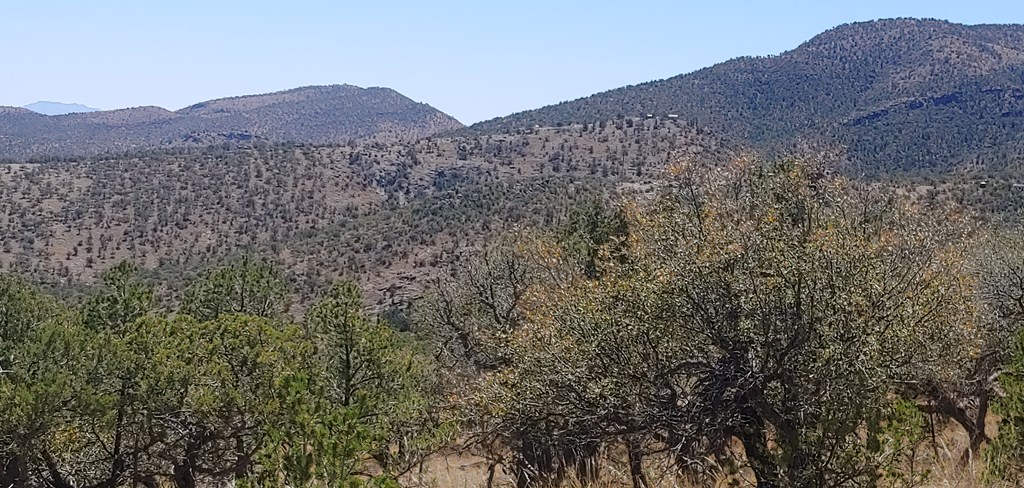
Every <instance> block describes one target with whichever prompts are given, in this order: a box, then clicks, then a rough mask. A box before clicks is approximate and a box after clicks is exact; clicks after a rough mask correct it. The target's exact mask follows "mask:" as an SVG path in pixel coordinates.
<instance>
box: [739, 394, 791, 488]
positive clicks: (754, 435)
mask: <svg viewBox="0 0 1024 488" xmlns="http://www.w3.org/2000/svg"><path fill="white" fill-rule="evenodd" d="M744 416H745V417H747V418H748V419H750V420H749V421H748V422H747V423H746V424H745V425H742V426H741V427H740V428H739V429H738V430H737V432H736V433H735V435H736V437H738V438H739V440H740V442H741V443H743V450H744V452H745V453H746V456H747V464H749V465H750V469H751V470H752V471H753V472H754V478H756V479H757V488H779V487H781V486H782V485H781V482H782V473H781V472H780V467H779V465H778V463H777V462H776V460H775V459H774V458H773V457H772V455H771V453H770V452H769V451H768V440H767V439H765V434H764V421H763V420H762V419H761V417H760V416H759V415H758V414H757V412H755V411H754V409H752V408H746V409H744Z"/></svg>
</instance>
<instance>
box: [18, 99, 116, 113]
mask: <svg viewBox="0 0 1024 488" xmlns="http://www.w3.org/2000/svg"><path fill="white" fill-rule="evenodd" d="M22 108H26V109H28V110H31V111H33V112H35V113H38V114H43V115H51V116H54V115H65V114H70V113H88V112H99V111H100V109H98V108H92V107H87V106H85V105H82V104H80V103H63V102H51V101H48V100H40V101H38V102H35V103H30V104H28V105H25V106H24V107H22Z"/></svg>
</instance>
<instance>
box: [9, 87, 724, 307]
mask: <svg viewBox="0 0 1024 488" xmlns="http://www.w3.org/2000/svg"><path fill="white" fill-rule="evenodd" d="M226 103H231V104H242V103H253V102H252V101H251V100H244V99H243V100H233V101H230V102H226ZM200 109H202V108H196V107H194V108H193V110H200ZM154 115H155V116H158V114H154ZM732 154H734V149H733V148H732V146H731V145H730V144H729V143H728V142H726V141H723V140H722V139H721V138H719V137H718V136H716V135H715V134H713V133H710V132H708V131H705V130H700V129H695V128H692V127H688V126H685V125H682V124H678V123H675V122H673V121H659V120H650V121H642V122H634V121H632V120H612V121H605V122H602V123H599V124H594V125H587V126H573V127H562V128H540V129H531V130H527V131H520V132H518V133H515V134H506V135H500V136H479V137H473V138H461V137H444V138H441V137H437V138H431V139H423V140H419V141H417V142H412V143H410V142H401V141H391V140H363V141H359V142H354V143H352V144H347V145H342V146H322V147H314V146H309V145H305V146H302V145H294V144H264V143H256V144H252V145H249V147H237V148H230V149H224V148H221V147H219V146H216V147H209V148H179V149H165V150H159V151H148V152H140V153H139V154H136V155H132V156H122V157H99V158H93V159H89V160H83V161H76V162H65V163H50V164H14V165H6V166H0V242H3V243H4V245H3V248H2V249H0V272H4V271H15V272H19V273H22V274H25V275H30V276H36V277H39V278H40V279H43V280H46V281H51V282H62V283H80V282H90V281H92V280H93V279H94V278H95V277H96V275H97V274H98V273H99V272H100V271H102V270H104V269H107V268H109V267H110V266H111V265H113V264H114V263H116V262H117V261H119V260H122V259H126V258H131V259H134V260H136V261H137V262H139V263H140V264H142V265H144V266H147V267H150V268H154V267H156V268H160V269H169V270H174V271H173V272H170V274H171V275H172V276H176V277H177V278H178V279H180V278H181V276H182V275H183V274H182V272H181V270H182V269H195V268H197V267H201V266H199V265H201V264H203V263H208V262H209V261H215V260H217V259H220V258H223V257H224V256H227V255H230V254H232V253H237V252H243V251H245V250H250V251H256V252H261V253H267V254H272V255H275V256H276V257H277V258H278V259H280V260H282V261H283V262H284V263H285V264H286V265H287V267H288V269H290V270H292V271H294V272H296V273H297V274H301V275H302V276H303V280H304V283H305V284H304V285H303V286H301V287H300V288H304V289H308V290H312V289H314V288H315V287H314V286H313V285H314V284H315V283H317V282H319V281H320V280H327V279H331V278H337V277H339V276H350V277H357V278H359V279H360V280H361V281H362V282H364V283H366V284H368V285H370V286H372V287H373V289H374V290H376V292H375V293H373V294H372V296H373V298H375V299H383V298H385V296H389V295H393V294H396V293H398V294H404V295H406V296H408V293H409V292H410V291H414V290H410V288H413V289H415V288H417V287H422V286H424V284H425V283H427V282H428V281H429V280H428V278H429V277H431V276H432V275H433V271H432V270H434V269H435V268H434V267H435V266H436V265H437V264H438V263H439V262H440V261H442V260H443V259H445V258H446V256H450V255H451V254H452V253H454V252H457V251H458V250H460V249H465V248H467V247H473V246H476V245H479V243H480V242H482V240H483V239H484V238H486V237H487V236H489V235H491V233H493V232H497V231H499V230H501V229H508V228H511V227H515V226H519V225H523V226H526V227H534V226H551V225H555V224H557V222H559V220H560V219H561V218H563V217H564V215H565V214H566V212H568V211H569V209H570V208H572V207H573V206H575V205H576V204H578V203H579V202H580V201H581V200H586V199H592V198H599V197H601V198H603V197H602V195H604V196H607V195H608V194H609V193H616V192H620V191H625V192H633V191H636V190H644V189H645V188H650V187H651V186H652V185H653V184H654V182H656V181H657V180H658V178H659V177H660V175H661V173H662V171H663V170H664V168H665V167H666V166H667V165H668V164H671V163H673V162H677V161H684V160H700V161H707V162H712V163H714V162H720V161H724V160H726V159H728V158H729V157H730V156H731V155H732ZM396 289H397V290H400V291H395V290H396ZM386 290H391V291H386Z"/></svg>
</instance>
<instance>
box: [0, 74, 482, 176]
mask: <svg viewBox="0 0 1024 488" xmlns="http://www.w3.org/2000/svg"><path fill="white" fill-rule="evenodd" d="M461 126H462V124H460V123H459V122H458V121H457V120H455V119H454V118H452V117H450V116H448V115H446V114H444V113H442V112H440V111H438V110H437V109H435V108H433V107H431V106H429V105H426V104H423V103H417V102H414V101H413V100H410V99H409V98H406V97H405V96H403V95H401V94H400V93H398V92H396V91H394V90H391V89H388V88H376V87H375V88H359V87H356V86H352V85H335V86H310V87H303V88H296V89H294V90H288V91H283V92H277V93H269V94H265V95H252V96H244V97H235V98H227V99H220V100H211V101H208V102H203V103H199V104H196V105H192V106H190V107H186V108H184V109H181V110H179V111H177V112H171V111H169V110H165V109H162V108H159V107H138V108H129V109H123V110H112V111H103V112H91V113H78V114H68V115H61V116H46V115H41V114H37V113H35V112H31V111H29V110H25V109H14V108H0V160H17V161H24V160H28V159H41V160H45V159H48V158H74V157H81V156H91V155H96V154H120V153H124V152H128V151H136V150H140V149H146V148H157V147H164V146H206V145H210V144H218V143H221V142H239V141H250V140H254V139H255V140H263V141H269V142H297V143H311V144H343V143H345V142H346V141H347V140H349V139H352V138H359V137H367V136H372V135H390V136H392V137H395V138H399V139H406V140H409V139H415V138H418V137H421V136H426V135H430V134H434V133H437V132H442V131H447V130H451V129H455V128H458V127H461Z"/></svg>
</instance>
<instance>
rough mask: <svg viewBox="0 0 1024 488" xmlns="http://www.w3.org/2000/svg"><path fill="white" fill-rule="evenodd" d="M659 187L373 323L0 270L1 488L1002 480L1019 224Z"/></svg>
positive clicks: (1022, 284) (785, 196) (205, 292)
mask: <svg viewBox="0 0 1024 488" xmlns="http://www.w3.org/2000/svg"><path fill="white" fill-rule="evenodd" d="M668 180H669V184H668V185H666V186H664V187H662V188H661V189H660V190H658V191H657V192H656V193H655V194H654V195H652V196H649V197H644V198H639V199H630V201H628V202H626V203H625V204H624V205H620V206H614V205H608V204H607V202H601V201H595V202H592V203H591V204H590V205H578V206H577V207H576V208H575V209H574V210H573V211H572V212H571V213H570V217H569V218H567V219H566V220H565V221H564V222H563V223H562V224H561V225H558V226H556V228H554V229H548V230H544V229H534V230H530V231H525V230H521V231H516V232H505V233H502V238H501V239H498V240H494V241H492V242H491V243H490V244H489V245H487V246H485V247H484V248H482V249H480V250H478V251H475V252H472V253H470V254H469V255H468V256H467V257H466V259H465V260H463V261H461V262H459V263H454V264H453V265H452V266H451V267H450V268H448V271H447V272H446V273H444V276H443V278H442V279H440V280H437V281H436V282H435V283H434V286H433V287H432V288H431V289H430V290H429V291H428V292H427V293H426V294H425V296H424V298H423V299H422V300H421V301H419V302H418V303H417V305H416V306H415V308H414V309H413V313H411V314H409V315H407V316H406V317H405V320H403V321H401V322H398V321H395V320H388V319H385V318H382V317H378V316H375V315H374V314H373V313H370V312H367V311H366V310H364V307H363V304H362V299H361V297H360V291H359V287H358V286H357V285H355V284H353V283H348V282H339V283H335V284H333V285H329V286H323V287H321V288H319V289H318V290H317V293H316V296H315V300H313V301H312V302H311V305H310V306H309V307H308V308H306V310H304V311H303V312H302V313H295V311H293V313H288V310H287V304H288V302H289V296H290V295H291V294H292V293H294V291H295V290H294V289H291V287H290V286H289V282H288V279H287V278H286V275H285V272H284V271H283V270H281V269H280V268H278V267H276V266H275V265H274V264H273V263H272V262H270V261H267V260H264V259H261V258H257V257H253V256H248V255H246V256H243V257H241V258H239V259H235V260H231V261H228V262H226V263H223V264H220V265H216V266H213V267H210V268H207V269H205V270H203V271H201V272H200V273H198V274H197V275H196V276H195V277H193V278H190V279H189V280H187V283H184V284H181V285H172V286H171V287H172V288H174V287H177V286H181V287H182V288H180V289H178V290H177V291H178V293H176V295H177V296H179V297H181V298H180V299H179V300H167V299H166V297H160V296H159V295H160V294H162V293H166V292H167V291H169V290H168V289H167V287H166V285H167V283H153V282H151V281H149V280H148V279H146V278H144V277H143V276H140V275H139V274H138V269H137V268H136V267H135V266H134V265H133V264H131V263H128V262H125V263H120V264H118V265H116V266H113V267H112V268H111V269H109V270H108V271H106V272H105V273H103V276H102V279H101V281H100V282H99V284H98V285H97V286H95V287H93V288H92V289H90V290H89V291H88V292H87V293H85V294H84V295H83V296H82V297H80V298H79V299H78V300H74V301H62V300H59V299H56V298H54V297H51V296H48V295H47V294H46V293H44V292H42V291H41V290H40V289H38V288H36V287H34V286H32V285H30V284H29V283H27V282H26V281H24V280H22V279H20V278H18V277H16V276H11V275H9V274H0V310H3V312H4V313H3V314H0V347H2V349H0V351H2V354H0V406H2V407H3V411H4V412H5V415H4V416H3V417H2V419H0V441H2V442H0V463H2V465H3V471H2V472H0V482H2V483H3V484H4V485H5V486H13V487H18V488H21V487H31V486H40V485H42V486H55V487H60V488H79V487H91V486H108V487H121V486H137V485H141V486H175V487H178V488H194V487H197V486H208V485H212V484H225V483H234V484H237V485H243V486H308V487H313V486H381V487H387V486H397V485H404V486H439V485H440V486H463V485H467V484H468V483H466V482H465V481H461V480H454V479H452V478H445V477H444V476H445V475H444V474H443V473H442V475H441V476H440V477H436V476H435V477H432V475H436V474H437V473H436V472H433V471H432V470H433V469H437V470H443V469H444V468H443V466H445V465H446V464H447V461H445V460H446V459H449V460H453V461H455V460H458V458H459V457H460V456H464V455H466V454H467V453H473V455H474V459H480V460H481V461H482V462H481V463H480V464H481V465H482V467H481V468H479V469H481V470H483V471H484V476H483V477H481V478H479V479H478V480H477V481H478V485H479V486H484V485H486V486H512V485H514V486H519V487H524V488H532V487H550V486H576V485H577V484H578V485H582V486H633V487H634V488H645V487H646V488H649V487H653V486H708V485H722V484H724V485H727V486H758V487H769V488H775V487H800V488H803V487H808V488H810V487H846V486H849V487H854V486H893V487H896V486H942V485H948V484H953V483H956V484H958V485H959V486H965V483H968V482H976V483H982V482H985V483H989V484H991V485H992V486H1014V485H1015V484H1016V483H1018V482H1019V481H1020V480H1021V479H1022V478H1021V476H1022V475H1024V471H1022V470H1021V468H1020V466H1021V459H1022V455H1021V453H1022V452H1024V441H1022V440H1021V437H1020V435H1019V428H1020V425H1021V422H1022V420H1021V419H1022V418H1024V411H1022V409H1021V407H1020V405H1022V404H1024V398H1022V396H1021V395H1022V393H1021V388H1020V385H1019V382H1020V379H1019V374H1020V373H1021V363H1022V361H1024V346H1022V345H1021V344H1022V343H1024V342H1022V341H1024V329H1022V327H1021V326H1022V322H1021V320H1022V317H1024V309H1022V308H1021V303H1020V300H1019V297H1020V295H1021V293H1022V292H1024V281H1021V278H1020V277H1021V276H1022V271H1024V247H1022V246H1021V245H1020V242H1021V235H1020V233H1019V230H1018V229H1015V230H1005V229H996V228H985V227H979V226H977V225H974V224H973V223H972V222H971V221H970V219H969V218H967V216H965V215H964V214H963V213H962V209H961V208H959V207H957V206H947V205H939V206H932V207H927V206H922V205H919V204H917V203H915V202H914V200H912V199H911V198H909V197H908V196H906V195H901V194H900V193H899V192H897V191H895V190H893V189H891V188H884V187H879V186H878V185H861V184H858V183H856V182H850V181H847V180H844V179H842V178H838V177H836V176H834V175H831V174H829V172H827V171H824V170H823V168H822V166H821V165H819V164H817V163H815V162H813V161H804V160H780V161H772V162H763V161H757V160H750V159H745V160H739V161H737V162H735V163H733V164H731V165H729V166H726V167H718V168H715V169H710V168H708V167H706V166H701V165H686V164H679V165H673V166H671V168H670V176H669V177H668ZM182 290H184V291H183V292H182ZM990 409H995V411H996V412H998V414H999V417H998V420H996V422H997V423H998V429H993V428H990V427H989V426H988V425H986V420H989V419H990V416H989V410H990ZM979 422H980V423H979ZM979 425H980V429H979ZM950 430H952V431H954V432H955V435H953V437H959V438H965V439H966V442H964V443H963V444H962V445H961V446H955V445H953V444H949V443H948V441H949V440H951V438H950V437H949V436H946V435H942V436H939V435H938V434H936V432H945V431H950ZM940 449H941V450H942V451H943V452H944V454H943V453H940ZM951 451H952V452H951ZM943 456H945V457H943ZM957 458H962V459H963V464H962V465H961V466H963V467H962V468H961V470H962V474H959V475H958V474H957V473H950V472H937V470H936V469H935V468H936V467H938V466H940V463H942V462H943V459H945V460H947V461H952V462H954V463H955V462H956V459H957ZM431 460H434V461H435V462H432V461H431ZM971 466H977V467H976V468H973V469H969V467H971ZM942 476H960V477H949V478H943V477H942ZM444 480H447V483H448V484H444V482H445V481H444ZM971 480H973V481H971ZM929 483H930V484H931V485H929Z"/></svg>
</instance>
